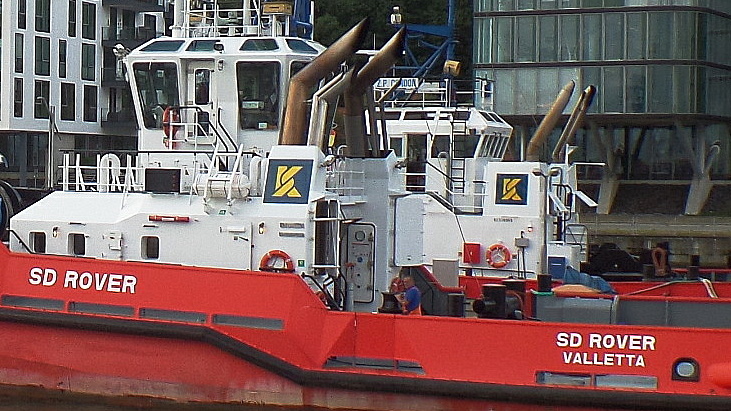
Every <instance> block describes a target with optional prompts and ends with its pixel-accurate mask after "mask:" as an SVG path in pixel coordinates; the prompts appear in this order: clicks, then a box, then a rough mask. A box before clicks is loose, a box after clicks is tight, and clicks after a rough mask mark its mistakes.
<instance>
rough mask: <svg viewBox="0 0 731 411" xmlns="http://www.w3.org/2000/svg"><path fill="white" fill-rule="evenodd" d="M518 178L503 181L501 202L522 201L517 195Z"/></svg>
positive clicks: (519, 180)
mask: <svg viewBox="0 0 731 411" xmlns="http://www.w3.org/2000/svg"><path fill="white" fill-rule="evenodd" d="M520 182H521V179H520V178H505V179H503V195H502V197H501V198H500V199H501V200H509V201H522V200H523V199H522V198H520V195H519V194H518V184H520Z"/></svg>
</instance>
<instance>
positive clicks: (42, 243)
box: [30, 231, 46, 253]
mask: <svg viewBox="0 0 731 411" xmlns="http://www.w3.org/2000/svg"><path fill="white" fill-rule="evenodd" d="M30 245H31V247H32V248H33V252H34V253H45V252H46V233H44V232H42V231H33V232H31V233H30Z"/></svg>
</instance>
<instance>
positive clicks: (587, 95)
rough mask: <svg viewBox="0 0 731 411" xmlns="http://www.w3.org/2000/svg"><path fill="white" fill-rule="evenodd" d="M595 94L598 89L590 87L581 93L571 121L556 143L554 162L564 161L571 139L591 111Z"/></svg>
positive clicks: (570, 118) (567, 123)
mask: <svg viewBox="0 0 731 411" xmlns="http://www.w3.org/2000/svg"><path fill="white" fill-rule="evenodd" d="M595 92H596V87H594V86H589V87H587V88H585V89H584V91H582V92H581V96H580V97H579V101H577V102H576V105H575V106H574V110H573V111H572V112H571V116H570V117H569V121H567V122H566V128H564V129H563V133H561V137H559V139H558V142H557V143H556V147H554V149H553V161H554V162H558V161H561V160H562V159H563V157H564V154H565V149H566V147H565V146H566V144H567V143H568V142H569V141H571V139H572V138H573V137H574V135H575V134H576V131H577V130H578V129H579V127H581V124H582V123H583V122H584V117H586V111H587V110H589V106H590V105H591V102H592V101H593V100H594V93H595Z"/></svg>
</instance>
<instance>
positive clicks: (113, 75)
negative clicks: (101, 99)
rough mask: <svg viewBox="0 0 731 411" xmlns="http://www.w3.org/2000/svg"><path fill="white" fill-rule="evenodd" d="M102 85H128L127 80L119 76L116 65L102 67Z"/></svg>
mask: <svg viewBox="0 0 731 411" xmlns="http://www.w3.org/2000/svg"><path fill="white" fill-rule="evenodd" d="M102 87H128V83H127V80H126V79H125V78H124V76H120V75H119V73H118V72H117V68H116V67H104V68H102Z"/></svg>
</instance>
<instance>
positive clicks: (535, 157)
mask: <svg viewBox="0 0 731 411" xmlns="http://www.w3.org/2000/svg"><path fill="white" fill-rule="evenodd" d="M575 84H576V83H574V81H573V80H571V81H569V82H568V83H567V84H566V85H565V86H564V87H563V89H561V91H560V92H559V93H558V96H557V97H556V101H554V102H553V105H551V108H550V109H549V110H548V113H546V116H545V117H543V120H542V121H541V124H539V125H538V129H537V130H536V132H535V133H534V134H533V137H531V139H530V141H529V142H528V148H526V150H525V159H526V161H539V160H540V158H539V157H540V156H539V152H540V149H541V146H542V145H543V143H545V142H546V139H547V138H548V136H549V135H550V134H551V131H553V129H554V127H556V123H558V119H559V118H560V117H561V113H562V112H563V109H565V108H566V105H567V104H569V99H570V98H571V93H573V92H574V86H575Z"/></svg>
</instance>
